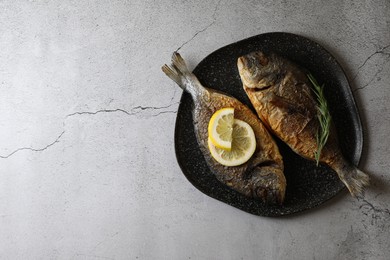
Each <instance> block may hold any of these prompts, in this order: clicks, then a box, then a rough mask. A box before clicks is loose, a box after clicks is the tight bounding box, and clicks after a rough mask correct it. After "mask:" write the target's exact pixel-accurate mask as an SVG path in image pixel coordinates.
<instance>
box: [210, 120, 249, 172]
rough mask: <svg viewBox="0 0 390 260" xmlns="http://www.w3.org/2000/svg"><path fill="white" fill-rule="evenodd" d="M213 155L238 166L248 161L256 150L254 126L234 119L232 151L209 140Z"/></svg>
mask: <svg viewBox="0 0 390 260" xmlns="http://www.w3.org/2000/svg"><path fill="white" fill-rule="evenodd" d="M208 145H209V150H210V153H211V156H212V157H213V158H214V159H215V160H216V161H217V162H219V163H220V164H222V165H225V166H238V165H241V164H243V163H245V162H247V161H248V160H249V159H250V158H251V157H252V155H253V153H254V152H255V150H256V137H255V133H254V132H253V129H252V127H251V126H250V125H249V124H248V123H246V122H244V121H241V120H238V119H234V124H233V132H232V146H231V150H230V151H226V150H224V149H220V148H218V147H216V146H215V145H214V144H213V142H212V140H211V138H209V140H208Z"/></svg>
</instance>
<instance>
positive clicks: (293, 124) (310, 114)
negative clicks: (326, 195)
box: [237, 51, 369, 196]
mask: <svg viewBox="0 0 390 260" xmlns="http://www.w3.org/2000/svg"><path fill="white" fill-rule="evenodd" d="M237 66H238V70H239V73H240V77H241V80H242V83H243V88H244V90H245V92H246V94H247V95H248V97H249V99H250V100H251V102H252V104H253V106H254V108H255V110H256V112H257V114H258V115H259V117H260V119H261V120H262V121H263V123H264V124H265V125H266V126H267V127H268V128H269V129H270V130H271V131H272V132H273V133H274V134H275V135H276V136H278V137H279V138H280V139H281V140H282V141H284V142H285V143H286V144H287V145H289V146H290V148H291V149H292V150H293V151H294V152H296V153H297V154H299V155H300V156H302V157H304V158H307V159H311V160H314V158H315V152H316V151H317V147H318V146H317V138H316V135H317V131H318V129H319V127H320V125H319V120H318V117H317V114H318V108H317V101H316V100H315V98H314V97H313V94H312V91H311V83H310V82H309V80H308V77H307V73H306V72H305V70H304V69H302V68H300V67H298V65H296V64H294V63H292V62H291V61H289V60H287V59H284V58H282V57H280V56H278V55H276V54H274V53H269V54H266V53H263V52H261V51H258V52H253V53H250V54H248V55H244V56H242V57H240V58H238V61H237ZM319 159H320V162H323V163H325V164H327V165H329V166H330V167H331V168H332V169H333V170H334V171H336V172H337V174H338V176H339V178H340V180H341V181H342V182H343V183H344V184H345V185H346V186H347V188H348V189H349V191H350V193H351V194H352V195H353V196H358V195H360V194H361V193H362V191H363V187H364V186H366V185H368V182H369V177H368V175H366V174H365V173H363V172H362V171H360V170H359V169H357V168H356V167H355V166H353V165H352V164H351V163H349V162H347V161H346V160H345V159H344V157H343V156H342V154H341V151H340V149H339V147H338V142H337V137H336V132H335V129H334V126H333V125H332V126H331V131H330V134H329V138H328V141H327V143H326V144H325V146H324V147H323V149H322V152H321V155H320V158H319Z"/></svg>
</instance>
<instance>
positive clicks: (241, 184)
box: [162, 52, 286, 204]
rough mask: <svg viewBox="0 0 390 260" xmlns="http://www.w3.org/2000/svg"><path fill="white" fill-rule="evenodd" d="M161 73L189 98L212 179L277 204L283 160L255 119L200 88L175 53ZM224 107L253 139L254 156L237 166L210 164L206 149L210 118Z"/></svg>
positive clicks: (282, 180) (283, 187) (282, 191)
mask: <svg viewBox="0 0 390 260" xmlns="http://www.w3.org/2000/svg"><path fill="white" fill-rule="evenodd" d="M162 70H163V72H164V73H165V74H166V75H167V76H168V77H169V78H171V79H172V80H173V81H175V82H176V83H177V84H178V85H179V86H180V87H181V88H182V89H183V90H184V91H187V92H189V93H190V94H191V96H192V99H193V101H194V110H193V120H194V129H195V134H196V138H197V141H198V144H199V146H200V149H201V151H202V153H203V155H204V158H205V160H206V162H207V164H208V166H209V167H210V169H211V171H212V172H213V174H214V175H215V176H216V178H217V179H218V180H219V181H220V182H222V183H224V184H225V185H227V186H228V187H230V188H232V189H233V190H236V191H238V192H240V193H241V194H244V195H245V196H248V197H252V198H258V199H261V200H263V201H264V202H266V203H270V204H273V203H280V204H281V203H282V202H283V200H284V197H285V190H286V179H285V176H284V174H283V159H282V156H281V155H280V153H279V149H278V147H277V145H276V143H275V141H274V140H273V139H272V137H271V135H270V134H269V133H268V131H267V130H266V129H265V127H264V126H263V125H262V123H261V121H260V120H259V119H258V118H257V116H256V115H255V114H254V113H253V112H252V111H251V110H250V109H249V108H248V107H246V106H245V105H244V104H242V103H241V102H240V101H238V100H237V99H235V98H233V97H230V96H228V95H225V94H223V93H220V92H217V91H214V90H212V89H209V88H205V87H203V86H202V84H201V83H200V82H199V80H198V79H197V78H196V76H195V75H194V74H193V73H191V72H190V71H189V70H188V68H187V66H186V64H185V62H184V60H183V58H182V57H181V56H180V55H179V54H178V53H176V52H175V53H174V54H173V55H172V64H171V66H168V65H164V66H163V67H162ZM225 107H233V108H234V117H235V118H237V119H240V120H243V121H245V122H247V123H248V124H249V125H250V126H251V127H252V129H253V131H254V133H255V136H256V151H255V153H254V155H253V156H252V157H251V159H250V160H249V161H247V162H246V163H244V164H242V165H239V166H233V167H227V166H223V165H222V164H220V163H218V162H217V161H216V160H214V158H213V157H212V156H211V154H210V151H209V149H208V123H209V121H210V118H211V116H212V115H213V114H214V113H215V112H216V111H217V110H219V109H221V108H225Z"/></svg>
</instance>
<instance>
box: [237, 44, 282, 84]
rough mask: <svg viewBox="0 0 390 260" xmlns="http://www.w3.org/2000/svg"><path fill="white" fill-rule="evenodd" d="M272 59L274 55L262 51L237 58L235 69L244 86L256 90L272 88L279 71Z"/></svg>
mask: <svg viewBox="0 0 390 260" xmlns="http://www.w3.org/2000/svg"><path fill="white" fill-rule="evenodd" d="M274 59H275V57H274V55H272V54H266V53H264V52H262V51H255V52H251V53H249V54H247V55H244V56H241V57H239V58H238V60H237V67H238V72H239V73H240V77H241V80H242V82H243V84H244V86H246V87H247V88H252V89H257V90H262V89H267V88H269V87H270V86H272V85H273V84H274V82H275V81H276V76H277V75H278V70H279V67H278V66H276V65H277V63H276V62H275V60H274Z"/></svg>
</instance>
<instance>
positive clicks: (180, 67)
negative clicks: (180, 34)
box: [172, 52, 191, 75]
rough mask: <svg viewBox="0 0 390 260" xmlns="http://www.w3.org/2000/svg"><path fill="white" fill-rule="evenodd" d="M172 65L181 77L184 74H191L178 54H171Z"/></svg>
mask: <svg viewBox="0 0 390 260" xmlns="http://www.w3.org/2000/svg"><path fill="white" fill-rule="evenodd" d="M172 65H173V66H174V67H175V68H176V69H177V71H179V72H180V73H181V74H182V75H184V74H188V73H189V74H191V72H190V70H189V69H188V67H187V64H186V62H185V61H184V59H183V58H182V57H181V55H180V54H179V53H178V52H174V53H173V54H172Z"/></svg>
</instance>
